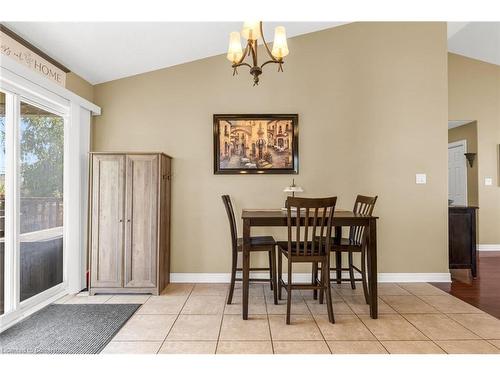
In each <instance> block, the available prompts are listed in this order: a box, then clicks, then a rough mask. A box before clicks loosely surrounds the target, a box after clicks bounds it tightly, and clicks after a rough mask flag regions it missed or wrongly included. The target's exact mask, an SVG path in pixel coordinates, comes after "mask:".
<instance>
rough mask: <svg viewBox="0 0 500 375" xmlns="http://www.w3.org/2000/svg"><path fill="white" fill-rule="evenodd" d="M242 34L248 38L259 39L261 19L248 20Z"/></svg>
mask: <svg viewBox="0 0 500 375" xmlns="http://www.w3.org/2000/svg"><path fill="white" fill-rule="evenodd" d="M241 35H243V38H245V39H246V40H257V39H259V38H260V36H261V35H260V21H247V22H244V23H243V29H242V30H241Z"/></svg>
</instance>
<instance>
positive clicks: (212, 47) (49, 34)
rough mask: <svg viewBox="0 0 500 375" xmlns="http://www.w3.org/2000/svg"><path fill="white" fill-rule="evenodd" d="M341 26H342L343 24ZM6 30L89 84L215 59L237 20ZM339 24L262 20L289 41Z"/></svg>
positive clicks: (269, 34)
mask: <svg viewBox="0 0 500 375" xmlns="http://www.w3.org/2000/svg"><path fill="white" fill-rule="evenodd" d="M344 23H345V22H344ZM4 24H5V26H7V27H8V28H9V29H10V30H12V31H14V32H15V33H16V34H18V35H19V36H20V37H22V38H24V39H26V40H27V41H28V42H30V43H31V44H33V45H34V46H36V47H38V48H39V49H41V50H42V51H44V52H45V53H46V54H47V55H49V56H51V57H52V58H54V59H55V60H57V61H59V62H60V63H61V64H63V65H64V66H66V67H67V68H68V69H70V70H71V71H73V72H75V73H76V74H78V75H80V76H81V77H82V78H84V79H86V80H87V81H89V82H90V83H92V84H97V83H101V82H106V81H111V80H115V79H118V78H122V77H127V76H131V75H135V74H140V73H144V72H148V71H152V70H156V69H161V68H165V67H168V66H173V65H178V64H182V63H186V62H189V61H194V60H198V59H202V58H205V57H209V56H215V55H218V54H221V53H224V52H226V51H227V43H228V41H229V33H230V32H231V31H236V30H240V29H241V25H242V23H241V22H6V23H4ZM341 24H343V23H341V22H281V23H276V22H266V23H264V32H265V36H266V40H268V41H272V38H273V35H274V28H275V27H276V26H278V25H283V26H285V27H286V30H287V34H288V37H292V36H296V35H301V34H306V33H310V32H313V31H318V30H322V29H327V28H330V27H334V26H338V25H341Z"/></svg>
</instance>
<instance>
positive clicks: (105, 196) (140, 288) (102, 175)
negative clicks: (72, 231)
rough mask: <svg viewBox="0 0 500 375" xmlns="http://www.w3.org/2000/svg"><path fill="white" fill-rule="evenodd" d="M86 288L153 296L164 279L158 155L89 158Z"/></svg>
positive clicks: (163, 197) (162, 165) (166, 203)
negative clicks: (87, 267) (88, 265)
mask: <svg viewBox="0 0 500 375" xmlns="http://www.w3.org/2000/svg"><path fill="white" fill-rule="evenodd" d="M90 158H91V160H90V203H89V204H90V228H89V237H90V238H89V249H90V256H89V262H90V289H89V294H90V295H93V294H96V293H152V294H155V295H158V294H159V293H161V291H162V290H163V289H164V288H165V287H166V286H167V285H168V283H169V278H170V270H169V269H170V166H171V158H170V157H169V156H168V155H165V154H161V153H118V152H106V153H103V152H93V153H91V154H90Z"/></svg>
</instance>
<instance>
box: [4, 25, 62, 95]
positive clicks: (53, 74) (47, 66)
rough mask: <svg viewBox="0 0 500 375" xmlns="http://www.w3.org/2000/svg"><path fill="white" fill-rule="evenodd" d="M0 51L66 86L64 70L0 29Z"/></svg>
mask: <svg viewBox="0 0 500 375" xmlns="http://www.w3.org/2000/svg"><path fill="white" fill-rule="evenodd" d="M0 53H1V55H2V57H3V56H7V57H9V58H11V59H14V60H16V61H17V62H18V63H20V64H23V65H25V66H27V67H28V68H30V69H31V70H34V71H35V72H37V73H39V74H41V75H43V76H44V77H46V78H48V79H50V80H51V81H53V82H55V83H57V84H58V85H60V86H63V87H64V86H66V73H65V72H64V71H62V70H61V69H59V68H58V67H56V66H54V65H53V64H51V63H50V62H48V61H47V60H45V59H44V58H42V57H40V56H38V55H37V54H36V53H34V52H33V51H31V50H29V49H28V48H26V47H25V46H23V45H22V44H21V43H19V42H18V41H17V40H14V39H12V38H11V37H10V36H9V35H7V34H5V33H4V32H2V31H0Z"/></svg>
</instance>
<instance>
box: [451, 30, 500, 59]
mask: <svg viewBox="0 0 500 375" xmlns="http://www.w3.org/2000/svg"><path fill="white" fill-rule="evenodd" d="M448 51H450V52H453V53H457V54H459V55H463V56H467V57H471V58H473V59H477V60H481V61H485V62H488V63H491V64H496V65H500V22H448Z"/></svg>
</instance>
